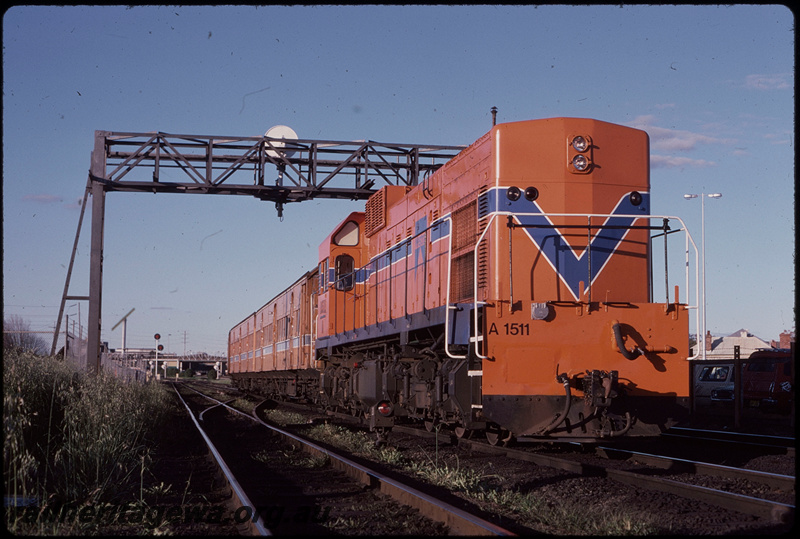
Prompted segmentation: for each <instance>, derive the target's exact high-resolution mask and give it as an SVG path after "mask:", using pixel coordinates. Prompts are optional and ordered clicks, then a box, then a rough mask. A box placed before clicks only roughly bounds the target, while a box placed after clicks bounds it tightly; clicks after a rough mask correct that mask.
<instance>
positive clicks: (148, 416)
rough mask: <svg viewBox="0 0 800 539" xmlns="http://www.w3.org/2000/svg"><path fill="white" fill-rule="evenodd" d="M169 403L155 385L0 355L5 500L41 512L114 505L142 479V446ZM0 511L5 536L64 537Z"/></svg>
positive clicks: (45, 360)
mask: <svg viewBox="0 0 800 539" xmlns="http://www.w3.org/2000/svg"><path fill="white" fill-rule="evenodd" d="M168 398H169V394H168V393H167V392H166V390H165V389H164V388H163V386H161V385H160V384H155V383H153V384H136V383H125V382H122V381H120V380H118V379H116V378H114V377H113V376H112V375H109V374H104V373H102V372H101V373H100V374H99V375H97V376H94V377H87V376H86V375H85V374H84V373H81V372H79V371H77V370H75V369H74V368H72V367H71V366H69V365H67V364H65V363H63V362H61V361H59V360H56V359H54V358H50V357H41V356H36V355H33V354H28V353H21V352H16V351H13V350H12V351H4V353H3V427H4V450H3V457H4V459H3V477H4V480H5V493H4V494H5V496H6V497H7V499H8V498H10V499H11V500H16V501H17V503H19V502H20V501H26V500H31V501H32V502H33V503H35V504H37V505H40V506H43V505H45V504H46V503H54V501H55V502H62V503H82V504H85V503H101V502H114V501H117V500H116V499H115V496H117V495H118V494H119V493H120V492H122V490H123V489H124V487H126V486H131V485H136V484H138V483H139V482H140V481H141V477H142V476H143V471H144V469H145V467H146V466H147V463H148V450H147V444H146V442H147V439H148V436H150V435H151V433H153V432H154V429H155V428H157V427H158V425H159V419H160V417H161V414H162V412H163V410H164V409H165V406H166V403H167V402H168ZM5 513H6V527H7V529H9V530H11V531H12V532H16V533H48V534H49V533H63V532H66V531H69V530H64V529H58V528H56V529H50V528H49V526H48V527H47V528H45V527H41V526H43V525H40V527H39V528H36V526H37V525H36V524H35V523H34V524H31V523H28V524H23V523H20V522H19V521H18V520H16V519H14V512H13V511H6V512H5ZM31 526H33V528H31Z"/></svg>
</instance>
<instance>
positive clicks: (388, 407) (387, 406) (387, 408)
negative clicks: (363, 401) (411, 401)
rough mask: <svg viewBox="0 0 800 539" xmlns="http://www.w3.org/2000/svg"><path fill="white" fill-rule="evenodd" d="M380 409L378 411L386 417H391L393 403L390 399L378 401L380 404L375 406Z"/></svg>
mask: <svg viewBox="0 0 800 539" xmlns="http://www.w3.org/2000/svg"><path fill="white" fill-rule="evenodd" d="M375 409H376V410H378V413H379V414H381V415H382V416H384V417H389V416H390V415H392V411H393V410H392V403H391V402H389V401H381V402H379V403H378V406H376V407H375Z"/></svg>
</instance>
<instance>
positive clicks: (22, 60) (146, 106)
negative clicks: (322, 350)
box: [3, 5, 795, 353]
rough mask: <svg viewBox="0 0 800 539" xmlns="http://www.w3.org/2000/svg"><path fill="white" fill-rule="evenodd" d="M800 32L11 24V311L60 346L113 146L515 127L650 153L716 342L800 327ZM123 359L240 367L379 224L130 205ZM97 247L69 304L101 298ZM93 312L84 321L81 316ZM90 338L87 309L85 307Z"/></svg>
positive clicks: (125, 209) (68, 10)
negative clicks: (593, 129) (643, 142)
mask: <svg viewBox="0 0 800 539" xmlns="http://www.w3.org/2000/svg"><path fill="white" fill-rule="evenodd" d="M794 26H795V20H794V15H793V13H792V12H791V11H790V10H789V9H788V8H786V7H783V6H765V5H757V6H731V7H727V6H644V5H642V6H624V7H618V6H591V7H587V6H574V7H573V6H541V7H529V6H477V7H466V6H452V7H450V6H366V7H363V6H345V7H343V6H324V7H320V6H312V7H276V6H269V7H260V8H255V7H227V6H223V7H211V6H209V7H134V8H126V7H37V6H17V7H13V8H11V9H10V10H8V11H6V12H5V15H4V18H3V310H4V314H6V315H8V314H17V315H20V316H22V317H24V318H26V319H27V320H28V321H29V322H30V323H31V326H32V327H33V328H34V329H48V328H52V327H53V326H54V323H55V318H56V315H57V312H58V304H59V301H60V299H61V293H62V289H63V286H64V279H65V276H66V267H67V264H68V262H69V256H70V251H71V248H72V242H73V239H74V235H75V230H76V227H77V223H78V215H79V205H78V203H77V201H78V200H79V199H80V197H81V196H82V195H83V190H84V186H85V184H86V178H87V172H88V169H89V164H90V161H89V156H90V152H91V150H92V145H93V138H94V131H95V130H108V131H136V132H145V131H164V132H171V133H186V134H203V135H238V136H260V135H262V134H264V132H265V131H266V130H267V129H269V128H270V127H272V126H274V125H278V124H285V125H289V126H291V127H292V128H293V129H294V130H295V131H296V132H297V133H298V135H299V136H300V137H301V138H320V139H332V140H361V139H371V140H376V141H384V142H402V143H424V144H469V143H471V142H472V141H474V140H475V139H476V138H478V137H480V136H481V135H482V134H484V133H485V132H486V131H488V130H489V128H490V126H491V114H490V112H489V111H490V108H491V107H492V106H496V107H498V109H499V113H498V121H499V122H504V121H517V120H527V119H535V118H547V117H554V116H582V117H592V118H597V119H600V120H605V121H610V122H615V123H621V124H626V125H631V126H635V127H640V128H643V129H645V130H646V131H648V132H649V133H650V137H651V155H652V175H651V181H652V201H653V202H652V206H653V207H652V212H653V213H654V214H670V215H680V216H682V217H683V218H684V219H685V221H686V223H687V225H688V226H689V228H690V231H691V232H692V234H693V236H694V237H695V238H697V240H698V241H699V238H700V203H699V200H691V201H687V200H684V198H683V195H684V193H700V192H703V191H705V192H707V193H710V192H721V193H723V197H722V198H720V199H716V200H711V199H707V201H706V208H705V209H706V242H707V253H706V256H707V266H706V268H707V281H708V291H707V296H708V328H709V329H710V330H711V331H712V333H713V334H715V335H726V334H729V333H732V332H734V331H736V330H738V329H740V328H746V329H748V330H750V331H751V332H752V333H754V334H755V335H757V336H759V337H761V338H763V339H766V340H769V339H777V338H778V335H779V333H780V332H781V331H783V330H787V329H790V330H791V329H794V326H795V319H794V306H795V288H794V287H795V282H794V276H795V267H794V251H795V244H794V239H795V234H794V229H795V217H794V215H795V213H794V200H795V197H794V176H795V170H794V156H795V148H794V114H795V110H794V92H795V88H794V80H795V78H794V39H795V34H794ZM106 201H107V206H106V228H105V252H104V255H105V264H104V291H103V332H102V339H103V340H105V341H108V342H109V343H110V345H111V347H112V348H113V347H118V346H119V345H120V343H121V334H120V333H121V332H120V329H119V328H118V329H117V330H115V331H113V332H112V331H111V327H112V326H113V325H114V324H116V322H117V321H118V320H119V318H120V317H122V316H123V315H124V314H125V313H127V312H128V311H129V310H130V309H131V308H135V309H136V311H135V312H134V313H133V315H132V316H131V317H130V319H129V323H128V345H129V346H132V347H139V346H141V347H147V346H152V345H153V340H152V335H153V334H154V333H156V332H159V333H161V334H162V335H163V336H165V341H162V342H163V343H164V344H165V345H167V346H168V348H169V351H173V352H182V351H183V349H184V344H185V346H186V349H187V351H194V352H199V351H207V352H212V353H213V352H222V351H224V350H225V343H226V337H227V332H228V330H229V328H230V327H232V326H233V325H234V324H235V323H237V322H238V321H240V320H241V319H243V318H244V317H245V316H246V315H247V314H249V313H250V312H252V311H253V310H255V309H256V308H258V307H260V306H261V305H262V304H263V303H265V302H266V301H267V300H268V299H270V298H271V297H272V296H273V295H275V294H276V293H278V292H279V291H280V290H281V289H283V288H284V287H285V286H286V285H288V284H290V283H291V282H293V281H294V280H295V279H296V278H297V277H298V276H299V275H300V274H301V273H302V272H304V271H306V270H308V269H311V268H313V267H314V266H315V264H316V262H317V248H318V246H319V243H320V242H321V241H322V240H323V239H324V237H325V236H326V235H327V234H328V233H329V232H330V229H331V227H332V226H334V225H335V224H336V223H338V222H339V221H340V220H341V219H342V218H343V217H344V216H346V215H347V214H348V213H349V212H350V211H356V210H360V209H362V208H363V202H334V201H324V200H321V201H311V202H304V203H300V204H295V205H289V206H288V207H287V208H286V211H285V218H284V220H283V221H282V222H281V221H279V220H278V218H277V215H276V212H275V209H274V205H273V204H271V203H265V202H260V201H258V200H256V199H251V198H247V197H223V196H199V195H198V196H188V195H167V194H162V195H153V194H128V193H110V194H109V195H108V196H107V197H106ZM86 226H87V228H84V233H83V234H82V239H81V242H80V246H79V258H78V261H77V263H76V267H75V271H74V274H73V279H72V285H71V288H70V293H71V294H73V295H83V294H86V293H88V281H89V272H88V267H89V248H88V245H89V234H88V212H87V225H86ZM76 303H77V302H70V303H69V304H68V307H69V309H68V312H70V313H71V315H72V316H73V317H76V316H77V314H78V306H77V305H75V304H76ZM80 310H81V316H82V318H83V322H84V324H85V321H86V314H87V311H88V305H87V304H86V303H85V302H82V305H81V306H80Z"/></svg>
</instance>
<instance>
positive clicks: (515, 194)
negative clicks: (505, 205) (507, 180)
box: [506, 185, 522, 202]
mask: <svg viewBox="0 0 800 539" xmlns="http://www.w3.org/2000/svg"><path fill="white" fill-rule="evenodd" d="M521 194H522V191H520V190H519V187H515V186H513V185H512V186H511V187H509V188H508V190H507V191H506V198H508V200H510V201H511V202H515V201H517V200H519V197H520V195H521Z"/></svg>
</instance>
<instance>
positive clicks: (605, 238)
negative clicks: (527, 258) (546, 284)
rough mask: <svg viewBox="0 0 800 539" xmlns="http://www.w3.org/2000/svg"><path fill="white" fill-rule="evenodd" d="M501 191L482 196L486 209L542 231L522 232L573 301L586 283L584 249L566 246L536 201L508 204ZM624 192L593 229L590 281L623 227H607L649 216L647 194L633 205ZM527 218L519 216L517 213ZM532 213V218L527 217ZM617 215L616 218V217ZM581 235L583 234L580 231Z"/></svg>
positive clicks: (620, 236)
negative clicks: (498, 212) (637, 216)
mask: <svg viewBox="0 0 800 539" xmlns="http://www.w3.org/2000/svg"><path fill="white" fill-rule="evenodd" d="M505 192H506V190H505V188H499V189H492V190H491V191H489V192H487V193H485V195H484V196H487V197H488V198H489V199H488V203H489V204H488V208H493V209H495V211H509V212H512V213H515V214H517V215H514V219H515V221H516V222H517V223H519V224H521V225H538V226H540V227H542V228H525V229H523V230H524V231H525V233H526V234H527V235H528V237H529V238H530V239H531V241H533V243H534V244H535V245H536V247H537V248H538V249H539V251H540V252H541V253H542V254H543V255H544V256H545V258H546V259H547V261H548V262H549V263H550V265H551V266H552V268H553V269H554V270H555V272H556V273H557V274H558V276H559V277H560V278H561V281H562V282H563V283H564V284H565V285H566V286H567V288H568V289H569V290H570V292H571V293H572V295H573V297H574V298H575V299H576V300H577V299H579V297H578V295H579V293H580V288H579V287H580V282H581V281H584V282H586V281H587V280H588V277H589V265H588V259H589V256H588V254H587V252H588V251H587V250H586V249H584V250H583V252H581V253H580V254H578V253H576V252H575V250H574V249H573V248H572V246H570V244H569V242H568V241H567V239H566V236H565V235H564V234H562V233H561V232H560V231H559V230H558V228H556V227H553V226H552V222H551V221H550V219H549V218H548V217H547V215H546V214H545V213H544V212H543V211H542V208H541V207H540V206H539V205H538V204H537V203H536V202H530V201H528V200H525V199H524V198H522V197H521V198H520V199H519V200H516V201H510V200H508V199H507V198H506V196H505ZM629 194H630V193H626V194H625V195H624V196H623V197H622V198H620V200H619V201H618V202H617V205H616V207H615V208H614V210H613V211H611V212H609V213H610V214H611V215H612V217H609V218H607V219H606V222H605V223H603V226H602V227H601V228H599V229H596V230H594V231H593V232H594V235H593V237H592V241H591V252H592V256H591V259H592V260H591V264H592V266H591V274H592V281H594V280H595V279H597V277H598V276H599V275H600V273H601V272H602V270H603V268H604V267H605V265H606V264H607V263H608V261H609V260H610V259H611V256H612V255H613V254H614V252H615V251H616V250H617V249H618V248H619V246H620V244H621V243H622V240H623V239H624V238H625V235H626V234H627V233H628V229H627V228H610V227H611V226H615V227H617V226H619V227H628V226H631V225H632V224H633V222H634V221H635V220H636V218H635V217H625V215H640V214H641V215H642V217H645V216H647V215H649V214H650V194H649V193H646V192H645V193H641V195H642V203H641V204H639V205H638V206H634V205H633V204H632V203H631V202H630V199H629ZM523 213H524V214H529V215H521V214H523ZM530 214H533V215H530ZM617 215H619V216H620V217H616V216H617ZM568 230H571V231H574V232H567V234H568V235H570V236H574V235H576V234H580V233H581V232H579V231H578V230H580V229H568ZM584 233H585V231H584Z"/></svg>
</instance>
